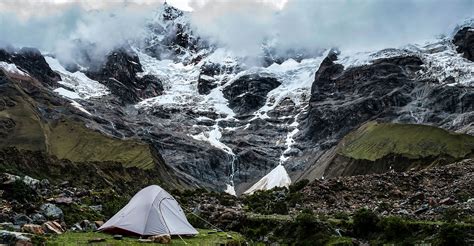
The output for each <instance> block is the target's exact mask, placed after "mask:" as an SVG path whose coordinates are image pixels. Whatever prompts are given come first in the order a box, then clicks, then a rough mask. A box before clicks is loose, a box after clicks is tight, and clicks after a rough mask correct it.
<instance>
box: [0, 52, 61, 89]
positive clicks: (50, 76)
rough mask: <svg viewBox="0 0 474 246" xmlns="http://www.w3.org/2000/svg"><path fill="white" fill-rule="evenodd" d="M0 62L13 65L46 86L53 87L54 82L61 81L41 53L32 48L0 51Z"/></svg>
mask: <svg viewBox="0 0 474 246" xmlns="http://www.w3.org/2000/svg"><path fill="white" fill-rule="evenodd" d="M0 61H4V62H8V63H14V64H15V65H16V66H17V67H20V68H21V69H22V70H24V71H26V72H27V73H28V74H29V75H30V76H32V77H34V78H36V79H38V81H40V82H41V83H44V84H46V85H48V86H55V85H56V82H57V81H60V80H61V76H59V74H57V73H56V72H54V71H53V70H52V69H51V68H50V67H49V65H48V63H47V62H46V60H45V59H44V57H43V55H41V52H40V51H39V50H37V49H34V48H21V49H20V50H12V51H6V50H4V49H0Z"/></svg>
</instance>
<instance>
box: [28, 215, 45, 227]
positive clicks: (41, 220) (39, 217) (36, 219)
mask: <svg viewBox="0 0 474 246" xmlns="http://www.w3.org/2000/svg"><path fill="white" fill-rule="evenodd" d="M31 219H32V220H33V223H35V224H40V225H41V224H43V223H44V222H46V221H47V219H46V217H44V216H43V215H42V214H40V213H36V214H33V215H31Z"/></svg>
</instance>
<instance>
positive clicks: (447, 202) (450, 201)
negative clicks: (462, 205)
mask: <svg viewBox="0 0 474 246" xmlns="http://www.w3.org/2000/svg"><path fill="white" fill-rule="evenodd" d="M439 204H443V205H454V204H456V201H455V200H454V199H453V198H451V197H448V198H444V199H442V200H441V201H439Z"/></svg>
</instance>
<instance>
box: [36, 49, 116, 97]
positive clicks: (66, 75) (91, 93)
mask: <svg viewBox="0 0 474 246" xmlns="http://www.w3.org/2000/svg"><path fill="white" fill-rule="evenodd" d="M45 60H46V62H47V63H48V65H49V67H50V68H51V69H52V70H53V71H55V72H57V73H59V75H60V76H61V79H62V80H61V81H59V82H58V83H59V84H61V85H64V86H65V87H66V88H68V89H69V90H66V89H63V88H58V89H56V90H55V91H56V92H58V93H59V94H60V95H62V96H65V97H67V98H74V99H76V98H80V99H89V98H94V97H102V96H105V95H108V94H110V92H109V90H108V89H107V87H106V86H105V85H103V84H101V83H99V82H97V81H95V80H92V79H90V78H89V77H87V76H86V75H85V74H84V73H82V72H80V71H77V72H74V73H71V72H69V71H67V70H66V69H65V68H64V67H63V66H62V65H61V64H60V63H59V61H58V60H56V59H54V58H52V57H49V56H45ZM60 89H61V90H60ZM71 90H72V91H71Z"/></svg>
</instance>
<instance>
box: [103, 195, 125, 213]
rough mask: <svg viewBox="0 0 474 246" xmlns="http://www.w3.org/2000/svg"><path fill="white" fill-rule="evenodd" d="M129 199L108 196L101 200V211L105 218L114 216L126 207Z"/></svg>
mask: <svg viewBox="0 0 474 246" xmlns="http://www.w3.org/2000/svg"><path fill="white" fill-rule="evenodd" d="M129 200H130V198H129V197H128V196H115V195H114V196H109V197H103V198H102V201H103V202H102V208H103V209H102V211H103V214H104V216H105V217H107V218H110V217H112V216H114V215H115V214H116V213H117V212H118V211H119V210H120V209H122V208H123V207H124V206H125V205H127V203H128V201H129Z"/></svg>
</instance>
